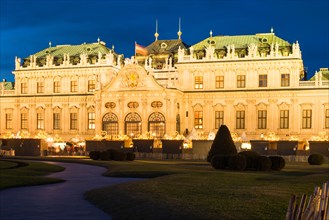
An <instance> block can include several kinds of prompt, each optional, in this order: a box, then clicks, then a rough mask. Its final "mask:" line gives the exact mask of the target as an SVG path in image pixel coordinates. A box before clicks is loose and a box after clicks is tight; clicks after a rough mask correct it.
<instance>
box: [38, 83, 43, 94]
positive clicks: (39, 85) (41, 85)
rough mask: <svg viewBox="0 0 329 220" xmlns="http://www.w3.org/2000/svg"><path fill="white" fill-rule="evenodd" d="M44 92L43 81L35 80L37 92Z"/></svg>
mask: <svg viewBox="0 0 329 220" xmlns="http://www.w3.org/2000/svg"><path fill="white" fill-rule="evenodd" d="M44 92H45V83H44V82H37V93H44Z"/></svg>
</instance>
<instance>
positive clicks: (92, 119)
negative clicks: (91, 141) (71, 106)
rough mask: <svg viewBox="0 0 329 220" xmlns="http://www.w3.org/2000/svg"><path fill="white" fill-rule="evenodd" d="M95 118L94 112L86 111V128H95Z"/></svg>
mask: <svg viewBox="0 0 329 220" xmlns="http://www.w3.org/2000/svg"><path fill="white" fill-rule="evenodd" d="M95 119H96V114H95V112H88V129H90V130H94V129H95V128H96V126H95Z"/></svg>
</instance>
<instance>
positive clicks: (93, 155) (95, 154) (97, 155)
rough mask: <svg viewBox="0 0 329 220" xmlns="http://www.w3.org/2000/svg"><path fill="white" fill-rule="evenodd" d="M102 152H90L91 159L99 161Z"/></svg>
mask: <svg viewBox="0 0 329 220" xmlns="http://www.w3.org/2000/svg"><path fill="white" fill-rule="evenodd" d="M100 155H101V152H100V151H90V152H89V157H90V159H92V160H99V159H100Z"/></svg>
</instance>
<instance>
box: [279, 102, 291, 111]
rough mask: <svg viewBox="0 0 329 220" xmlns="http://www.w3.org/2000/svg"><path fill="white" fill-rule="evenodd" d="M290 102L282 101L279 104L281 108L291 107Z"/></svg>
mask: <svg viewBox="0 0 329 220" xmlns="http://www.w3.org/2000/svg"><path fill="white" fill-rule="evenodd" d="M289 106H290V104H289V103H287V102H281V103H280V104H278V107H279V109H289Z"/></svg>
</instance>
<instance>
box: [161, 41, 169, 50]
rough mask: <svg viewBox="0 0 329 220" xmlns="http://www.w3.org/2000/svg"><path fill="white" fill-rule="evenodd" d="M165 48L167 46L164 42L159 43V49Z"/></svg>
mask: <svg viewBox="0 0 329 220" xmlns="http://www.w3.org/2000/svg"><path fill="white" fill-rule="evenodd" d="M167 46H168V45H167V44H166V43H165V42H163V43H161V45H160V47H161V48H162V49H165V48H167Z"/></svg>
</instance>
